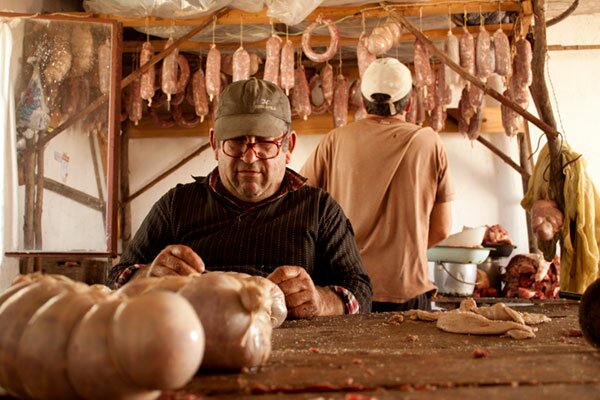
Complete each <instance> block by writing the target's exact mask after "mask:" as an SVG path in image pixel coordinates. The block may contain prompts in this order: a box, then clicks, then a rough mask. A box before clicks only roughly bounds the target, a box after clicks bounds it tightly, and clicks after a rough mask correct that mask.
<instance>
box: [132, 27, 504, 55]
mask: <svg viewBox="0 0 600 400" xmlns="http://www.w3.org/2000/svg"><path fill="white" fill-rule="evenodd" d="M485 28H486V29H487V30H488V31H489V32H495V31H496V30H497V29H498V28H502V30H503V31H504V32H506V33H511V32H512V30H513V24H502V25H500V24H498V25H486V26H485ZM467 29H468V30H469V32H471V33H474V34H476V33H477V32H479V26H468V27H467ZM452 32H453V33H454V34H455V35H460V34H462V32H464V29H463V27H458V28H453V29H452ZM423 33H424V34H425V35H426V36H427V37H428V38H430V39H432V40H433V39H439V40H443V39H445V38H446V35H447V33H448V29H431V30H428V31H423ZM289 38H290V41H291V42H292V43H294V45H295V46H297V47H299V46H300V45H301V42H302V37H301V36H290V37H289ZM267 40H268V39H263V40H258V41H256V42H244V48H245V49H246V50H252V49H261V50H264V48H265V46H266V44H267ZM329 41H330V37H329V36H314V35H313V36H311V39H310V43H311V45H312V46H313V47H326V46H328V45H329ZM414 41H415V35H413V34H412V33H403V34H402V35H401V36H400V42H401V43H412V42H414ZM357 42H358V38H354V37H340V46H356V44H357ZM151 43H152V47H154V48H155V49H162V48H164V47H165V44H166V43H167V41H166V40H151ZM143 44H144V41H128V42H123V52H124V53H139V52H140V51H141V50H142V45H143ZM211 44H212V43H209V42H195V41H192V40H187V41H185V42H183V43H182V44H181V45H180V46H179V50H180V51H186V52H192V53H206V52H207V51H208V49H209V48H210V46H211ZM217 47H218V48H219V50H230V51H232V52H233V51H235V50H236V49H237V48H238V47H240V44H239V42H234V43H217ZM389 53H393V49H392V50H390V51H389Z"/></svg>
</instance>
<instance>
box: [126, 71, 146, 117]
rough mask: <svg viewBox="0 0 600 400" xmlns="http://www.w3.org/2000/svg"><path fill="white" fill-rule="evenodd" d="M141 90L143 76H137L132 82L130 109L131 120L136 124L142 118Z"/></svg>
mask: <svg viewBox="0 0 600 400" xmlns="http://www.w3.org/2000/svg"><path fill="white" fill-rule="evenodd" d="M140 91H141V78H137V79H136V80H134V81H133V82H132V83H131V98H130V102H131V109H130V111H129V120H130V121H132V122H133V123H134V124H135V126H137V124H138V122H139V121H140V120H141V119H142V111H143V102H142V96H141V95H140Z"/></svg>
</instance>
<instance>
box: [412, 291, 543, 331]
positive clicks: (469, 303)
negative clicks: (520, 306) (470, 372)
mask: <svg viewBox="0 0 600 400" xmlns="http://www.w3.org/2000/svg"><path fill="white" fill-rule="evenodd" d="M406 315H408V316H409V317H410V318H411V319H418V320H422V321H437V322H436V326H437V327H438V328H439V329H441V330H443V331H446V332H451V333H464V334H472V335H503V334H506V335H508V336H510V337H512V338H514V339H528V338H533V337H535V330H536V329H535V328H532V327H530V326H529V325H534V324H540V323H543V322H547V321H550V318H548V317H547V316H545V315H543V314H533V313H520V312H518V311H515V310H513V309H511V308H510V307H508V306H506V305H505V304H502V303H497V304H495V305H494V306H493V307H477V303H476V302H475V301H474V300H473V299H467V300H463V301H462V302H461V304H460V307H459V308H457V309H456V310H452V311H434V312H428V311H422V310H410V311H407V312H406Z"/></svg>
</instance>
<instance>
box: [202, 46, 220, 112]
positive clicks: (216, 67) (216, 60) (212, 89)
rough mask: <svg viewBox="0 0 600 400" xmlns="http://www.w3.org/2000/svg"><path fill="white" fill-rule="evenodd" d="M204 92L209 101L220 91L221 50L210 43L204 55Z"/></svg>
mask: <svg viewBox="0 0 600 400" xmlns="http://www.w3.org/2000/svg"><path fill="white" fill-rule="evenodd" d="M204 78H205V80H206V94H208V98H209V100H210V101H212V100H213V98H214V97H215V96H218V95H219V93H221V52H220V51H219V49H217V46H216V45H214V44H212V45H211V47H210V50H209V51H208V55H207V56H206V74H205V76H204Z"/></svg>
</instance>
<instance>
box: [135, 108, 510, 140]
mask: <svg viewBox="0 0 600 400" xmlns="http://www.w3.org/2000/svg"><path fill="white" fill-rule="evenodd" d="M447 112H448V118H447V120H446V129H445V130H444V132H442V134H443V133H452V132H458V126H457V124H456V117H457V116H458V110H457V109H455V108H452V109H448V110H447ZM353 118H354V113H353V112H350V113H349V114H348V120H349V121H352V120H353ZM292 127H293V128H294V130H295V131H296V133H298V134H300V135H314V134H322V133H327V132H329V131H330V130H332V129H333V117H332V116H331V115H330V114H328V113H327V114H323V115H311V116H310V117H308V119H307V120H306V121H304V120H303V119H300V118H294V119H293V121H292ZM210 128H212V121H211V120H210V119H206V120H205V121H204V122H203V123H201V124H199V125H198V126H197V127H196V128H181V127H178V126H174V127H172V128H161V127H159V126H156V124H154V122H153V121H152V120H151V119H150V118H148V117H144V118H143V119H142V120H141V121H140V122H139V123H138V125H137V126H135V125H134V124H133V123H131V121H127V132H128V133H129V137H130V138H131V139H152V138H167V137H169V138H178V137H206V136H208V132H209V130H210ZM481 132H482V133H498V132H504V128H503V127H502V116H501V114H500V107H486V108H484V110H483V118H482V121H481Z"/></svg>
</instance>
